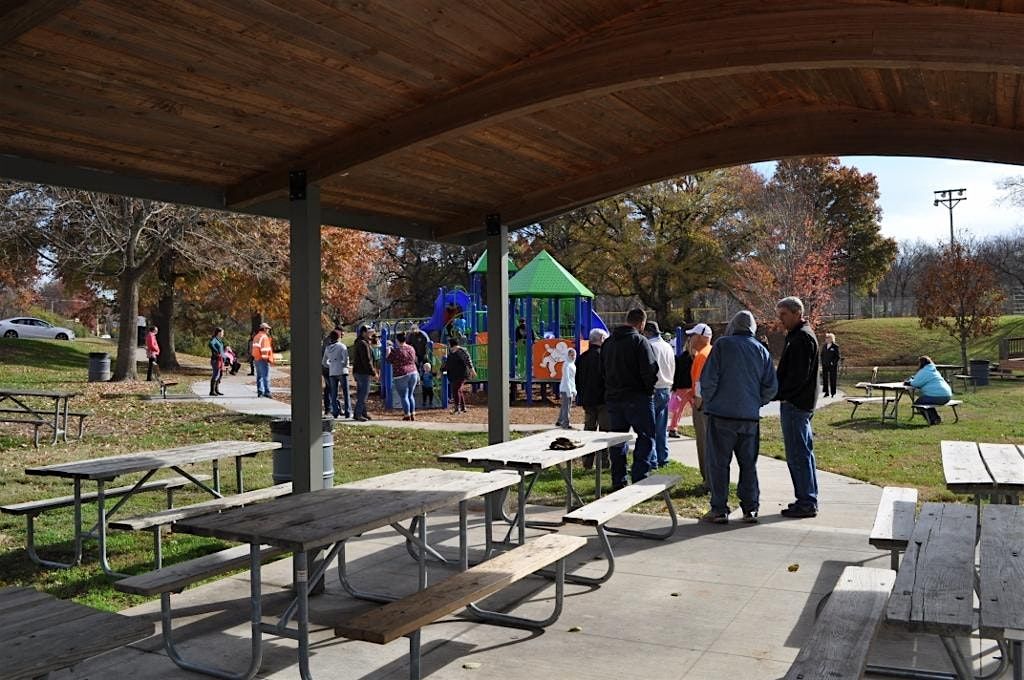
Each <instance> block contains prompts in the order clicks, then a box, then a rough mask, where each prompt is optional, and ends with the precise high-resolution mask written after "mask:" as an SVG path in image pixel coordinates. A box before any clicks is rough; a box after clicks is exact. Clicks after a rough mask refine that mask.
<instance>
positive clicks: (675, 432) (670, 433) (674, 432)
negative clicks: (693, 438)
mask: <svg viewBox="0 0 1024 680" xmlns="http://www.w3.org/2000/svg"><path fill="white" fill-rule="evenodd" d="M668 436H669V438H670V439H679V438H680V437H681V435H680V434H679V431H678V430H669V431H668Z"/></svg>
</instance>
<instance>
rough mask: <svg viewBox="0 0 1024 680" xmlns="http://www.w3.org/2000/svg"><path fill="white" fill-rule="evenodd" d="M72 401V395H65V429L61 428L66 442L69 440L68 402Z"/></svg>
mask: <svg viewBox="0 0 1024 680" xmlns="http://www.w3.org/2000/svg"><path fill="white" fill-rule="evenodd" d="M69 401H71V398H70V397H64V429H62V430H61V432H62V433H63V435H62V436H63V438H64V443H67V441H68V411H69V410H70V409H69V408H68V402H69Z"/></svg>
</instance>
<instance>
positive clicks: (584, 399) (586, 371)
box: [576, 328, 609, 470]
mask: <svg viewBox="0 0 1024 680" xmlns="http://www.w3.org/2000/svg"><path fill="white" fill-rule="evenodd" d="M607 337H608V333H607V332H605V331H603V330H601V329H600V328H595V329H594V330H592V331H590V338H589V340H590V346H589V347H588V348H587V351H586V352H584V353H583V354H581V355H580V358H579V359H577V360H576V392H577V395H578V398H579V402H580V405H581V406H582V407H583V414H584V417H583V429H584V430H601V431H602V432H608V431H609V430H608V406H607V404H605V401H604V361H603V360H602V359H601V345H603V344H604V341H605V338H607ZM604 460H606V461H607V458H605V459H604ZM593 467H594V454H592V453H591V454H587V455H586V456H583V468H584V469H586V470H589V469H591V468H593Z"/></svg>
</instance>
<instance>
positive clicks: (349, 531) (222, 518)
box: [175, 469, 519, 678]
mask: <svg viewBox="0 0 1024 680" xmlns="http://www.w3.org/2000/svg"><path fill="white" fill-rule="evenodd" d="M518 481H519V477H518V476H517V475H514V474H509V473H507V472H501V471H498V472H490V473H482V472H468V471H462V470H438V469H413V470H404V471H402V472H396V473H393V474H389V475H383V476H380V477H372V478H369V479H364V480H360V481H357V482H352V483H349V484H341V485H339V486H335V487H333V488H330V489H321V490H318V491H312V492H310V493H302V494H295V495H293V496H284V497H281V498H277V499H274V500H271V501H268V502H266V503H261V504H259V505H251V506H247V507H245V508H239V509H236V510H229V511H226V512H223V513H221V514H219V515H207V516H205V517H198V518H195V519H189V520H185V521H182V522H179V523H178V524H176V525H175V531H178V532H182V533H189V534H194V535H197V536H210V537H213V538H220V539H224V540H229V541H238V542H241V543H248V544H249V545H250V546H251V555H252V557H251V559H250V579H251V587H252V589H253V594H252V598H251V602H252V606H253V611H252V614H253V619H252V620H253V621H254V622H256V621H259V618H260V597H261V593H260V585H259V584H260V560H259V551H260V546H261V545H271V546H277V547H280V548H284V549H286V550H289V551H291V552H292V560H293V563H294V572H295V574H296V577H295V594H296V597H295V600H294V601H293V602H292V604H291V606H289V607H288V608H287V609H286V610H285V612H284V614H283V615H282V616H281V618H280V620H279V621H278V623H276V624H267V623H260V624H259V625H257V624H255V623H254V624H253V629H252V630H253V636H254V640H253V643H254V644H253V647H254V650H253V655H254V656H253V658H254V659H258V658H259V656H260V655H261V654H262V652H261V651H260V650H261V645H262V633H269V634H271V635H274V636H282V635H283V636H285V637H289V638H292V639H295V640H297V641H298V655H299V671H300V675H301V677H303V678H309V677H310V673H309V595H310V592H311V591H312V590H313V589H314V588H315V587H316V586H317V584H318V583H319V582H320V581H321V580H322V579H323V578H324V574H325V573H326V571H327V568H328V567H329V566H330V564H331V563H332V562H333V561H334V560H335V559H337V561H338V577H339V580H340V581H341V585H342V587H343V588H344V589H345V590H346V591H347V592H348V593H349V594H350V595H352V596H353V597H357V598H361V599H367V600H371V601H375V602H384V601H390V600H393V599H396V598H395V597H394V596H393V595H386V594H378V593H369V592H364V591H360V590H358V589H356V588H355V587H354V586H353V585H352V584H351V583H350V582H349V580H348V576H347V573H346V565H345V542H346V541H347V540H348V539H351V538H353V537H356V536H359V535H361V534H363V533H366V532H368V531H373V530H374V529H380V528H383V527H387V526H391V527H392V528H393V529H395V530H396V531H398V532H399V534H401V535H402V536H404V537H405V538H406V540H407V541H411V542H412V543H414V544H415V545H416V547H417V548H418V549H419V553H418V560H419V589H420V590H422V589H424V588H426V587H427V555H428V553H429V552H430V549H429V545H428V544H427V541H426V536H427V530H426V527H427V514H429V513H431V512H435V511H437V510H441V509H442V508H446V507H452V506H458V508H459V539H460V540H459V553H460V562H461V567H462V568H463V569H465V568H466V567H467V566H468V562H469V554H468V541H467V517H466V514H467V513H466V507H467V503H468V501H469V500H471V499H473V498H477V497H480V496H487V495H489V494H492V493H495V492H498V491H500V490H502V489H506V488H508V487H509V486H512V485H513V484H516V483H517V482H518ZM412 519H415V520H416V521H417V526H418V533H417V534H413V533H412V532H410V531H409V530H408V529H406V528H405V527H404V526H402V524H401V522H403V521H405V520H412ZM323 548H327V549H328V551H327V555H326V557H325V558H324V559H323V560H322V561H321V562H320V563H319V564H318V565H316V567H315V569H314V570H313V572H312V573H310V570H309V568H310V564H309V557H308V553H309V552H311V551H318V550H320V549H323ZM293 616H294V617H295V618H296V621H295V623H296V628H289V627H288V622H289V621H290V620H291V618H292V617H293ZM175 662H176V663H177V662H178V660H177V659H175ZM257 668H258V663H257ZM206 670H209V671H211V672H210V673H209V674H211V675H215V673H216V671H215V669H206ZM201 672H202V671H201Z"/></svg>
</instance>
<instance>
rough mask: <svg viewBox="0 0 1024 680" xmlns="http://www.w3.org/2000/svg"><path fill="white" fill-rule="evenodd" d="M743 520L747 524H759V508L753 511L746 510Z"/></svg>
mask: <svg viewBox="0 0 1024 680" xmlns="http://www.w3.org/2000/svg"><path fill="white" fill-rule="evenodd" d="M743 521H744V522H746V523H747V524H757V522H758V519H757V510H754V511H753V512H744V513H743Z"/></svg>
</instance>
